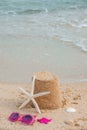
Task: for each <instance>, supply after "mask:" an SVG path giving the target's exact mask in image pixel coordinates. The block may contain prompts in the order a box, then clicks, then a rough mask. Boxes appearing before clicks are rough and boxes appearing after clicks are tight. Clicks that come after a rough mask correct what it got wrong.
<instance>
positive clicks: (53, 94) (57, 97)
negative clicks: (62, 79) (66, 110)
mask: <svg viewBox="0 0 87 130" xmlns="http://www.w3.org/2000/svg"><path fill="white" fill-rule="evenodd" d="M34 75H35V78H36V79H35V90H34V93H39V92H45V91H46V92H47V91H50V94H48V95H45V96H41V97H37V98H36V101H37V103H38V105H39V107H40V108H41V109H56V108H60V107H61V105H62V102H61V94H60V90H59V87H60V83H59V79H58V77H57V76H55V75H53V74H51V73H49V72H38V73H35V74H34Z"/></svg>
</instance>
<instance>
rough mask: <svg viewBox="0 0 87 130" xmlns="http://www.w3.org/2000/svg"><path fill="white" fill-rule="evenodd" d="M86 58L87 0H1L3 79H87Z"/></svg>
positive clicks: (0, 76)
mask: <svg viewBox="0 0 87 130" xmlns="http://www.w3.org/2000/svg"><path fill="white" fill-rule="evenodd" d="M86 60H87V0H78V1H76V0H0V82H28V81H29V79H30V78H31V76H32V74H33V73H34V72H36V71H44V70H47V71H51V72H53V73H56V74H57V75H59V77H60V79H61V81H62V82H63V81H64V82H68V81H70V82H71V81H87V69H86V68H87V62H86Z"/></svg>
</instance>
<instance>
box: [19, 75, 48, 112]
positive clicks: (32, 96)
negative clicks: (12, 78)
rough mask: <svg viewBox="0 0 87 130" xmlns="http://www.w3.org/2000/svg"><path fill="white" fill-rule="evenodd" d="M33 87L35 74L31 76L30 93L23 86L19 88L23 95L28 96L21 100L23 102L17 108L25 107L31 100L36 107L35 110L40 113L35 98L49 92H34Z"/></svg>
mask: <svg viewBox="0 0 87 130" xmlns="http://www.w3.org/2000/svg"><path fill="white" fill-rule="evenodd" d="M34 87H35V76H34V77H33V82H32V89H31V92H30V93H28V92H27V91H25V90H24V89H23V88H19V89H20V90H21V91H22V93H24V94H25V95H27V96H28V98H27V99H26V100H25V101H24V102H23V104H22V105H21V106H20V107H19V109H21V108H23V107H25V106H26V105H27V104H28V103H29V102H30V101H32V102H33V104H34V106H35V108H36V110H37V112H38V113H41V111H40V108H39V106H38V104H37V102H36V100H35V98H36V97H40V96H44V95H47V94H49V93H50V92H49V91H48V92H41V93H37V94H34Z"/></svg>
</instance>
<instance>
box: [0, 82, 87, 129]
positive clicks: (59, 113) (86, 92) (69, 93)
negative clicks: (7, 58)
mask: <svg viewBox="0 0 87 130" xmlns="http://www.w3.org/2000/svg"><path fill="white" fill-rule="evenodd" d="M20 86H21V87H23V88H25V89H26V90H27V91H29V90H30V87H29V85H28V84H16V83H15V84H11V83H1V84H0V130H87V82H81V83H72V84H61V86H60V90H61V92H62V96H63V98H62V100H63V104H64V106H63V108H61V109H55V110H42V114H38V113H37V112H36V110H35V108H31V106H30V105H28V106H27V107H26V108H23V109H21V110H19V109H18V106H19V105H20V104H21V103H22V102H23V101H24V97H25V96H24V95H23V94H21V93H20V90H19V87H20ZM68 107H73V108H75V109H76V112H75V113H67V112H66V108H68ZM12 112H19V113H21V114H32V115H36V116H37V118H42V117H46V118H50V119H52V122H50V123H49V124H47V125H46V124H40V123H39V122H37V121H36V122H35V123H34V124H33V125H32V126H29V125H24V124H21V123H20V122H16V123H12V122H10V121H8V116H9V115H10V114H11V113H12Z"/></svg>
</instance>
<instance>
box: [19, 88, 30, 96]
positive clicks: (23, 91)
mask: <svg viewBox="0 0 87 130" xmlns="http://www.w3.org/2000/svg"><path fill="white" fill-rule="evenodd" d="M19 89H20V90H21V91H22V92H23V93H24V94H26V95H27V96H29V97H30V96H31V95H30V94H29V93H28V92H26V91H25V90H24V89H23V88H19Z"/></svg>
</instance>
